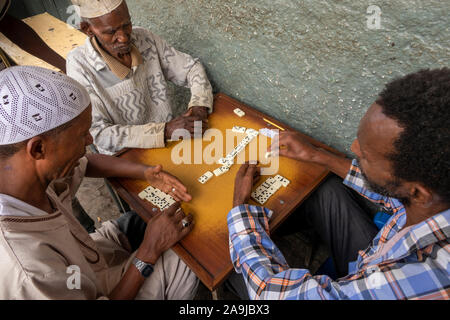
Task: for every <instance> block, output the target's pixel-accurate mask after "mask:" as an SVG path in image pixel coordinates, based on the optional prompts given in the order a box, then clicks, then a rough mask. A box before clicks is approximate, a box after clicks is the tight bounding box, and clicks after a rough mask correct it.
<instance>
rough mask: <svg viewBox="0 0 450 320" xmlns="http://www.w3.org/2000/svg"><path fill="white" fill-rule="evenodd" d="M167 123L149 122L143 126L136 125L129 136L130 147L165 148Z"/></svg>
mask: <svg viewBox="0 0 450 320" xmlns="http://www.w3.org/2000/svg"><path fill="white" fill-rule="evenodd" d="M165 127H166V124H165V123H149V124H147V125H143V126H136V127H134V128H133V129H132V132H131V134H130V137H129V143H128V146H127V147H129V148H142V149H152V148H164V147H165V145H166V144H165V139H164V131H165Z"/></svg>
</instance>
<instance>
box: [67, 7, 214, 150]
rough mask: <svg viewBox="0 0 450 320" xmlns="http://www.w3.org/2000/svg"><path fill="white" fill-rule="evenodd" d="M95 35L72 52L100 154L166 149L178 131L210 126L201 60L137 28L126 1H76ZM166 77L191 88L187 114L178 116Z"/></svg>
mask: <svg viewBox="0 0 450 320" xmlns="http://www.w3.org/2000/svg"><path fill="white" fill-rule="evenodd" d="M72 2H73V3H74V4H75V5H78V6H79V8H80V11H79V12H80V15H81V18H82V21H81V24H80V28H81V30H82V31H83V32H84V33H86V34H87V35H88V36H89V37H88V39H86V42H85V43H84V44H83V45H81V46H79V47H78V48H75V49H74V50H72V51H71V52H70V53H69V55H68V56H67V74H68V75H69V76H71V77H73V78H74V79H76V80H77V81H79V82H80V83H81V84H83V85H84V86H85V87H86V88H87V90H88V92H89V95H90V97H91V101H92V108H93V114H92V116H93V123H92V128H91V134H92V136H93V137H94V144H95V145H96V147H97V149H98V150H99V152H101V153H105V154H112V153H114V152H117V151H119V150H121V149H123V148H162V147H164V146H165V143H166V141H167V140H170V139H171V137H172V134H173V132H174V131H175V130H176V129H186V130H188V131H189V132H190V133H191V134H193V133H194V122H195V121H201V122H202V123H203V126H202V129H203V132H204V130H206V128H207V118H208V113H209V112H212V106H213V95H212V88H211V85H210V83H209V81H208V78H207V76H206V73H205V70H204V68H203V66H202V65H201V63H200V62H199V61H198V59H193V58H192V57H191V56H189V55H187V54H185V53H182V52H179V51H177V50H176V49H174V48H173V47H171V46H170V45H168V44H167V43H166V41H165V40H163V39H161V38H160V37H158V36H157V35H155V34H153V33H152V32H150V31H148V30H146V29H143V28H139V27H134V28H133V27H132V24H131V17H130V14H129V12H128V7H127V5H126V2H125V1H123V0H72ZM167 81H171V82H173V83H175V84H176V85H179V86H183V87H187V88H190V89H191V100H190V102H189V105H188V111H187V112H185V113H184V114H182V115H181V116H179V117H176V118H174V116H173V110H172V103H171V101H170V99H169V97H168V87H167Z"/></svg>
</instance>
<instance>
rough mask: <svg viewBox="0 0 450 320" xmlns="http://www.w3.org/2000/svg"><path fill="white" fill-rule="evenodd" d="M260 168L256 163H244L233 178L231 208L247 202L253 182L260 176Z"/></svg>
mask: <svg viewBox="0 0 450 320" xmlns="http://www.w3.org/2000/svg"><path fill="white" fill-rule="evenodd" d="M260 173H261V168H260V167H257V165H256V164H249V163H248V162H246V163H244V164H243V165H242V166H241V167H240V168H239V171H238V173H237V174H236V178H235V180H234V196H233V208H234V207H237V206H240V205H241V204H245V203H248V200H250V195H251V193H252V188H253V184H254V183H256V182H257V181H258V180H259V178H260Z"/></svg>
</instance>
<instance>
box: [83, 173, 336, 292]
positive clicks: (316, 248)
mask: <svg viewBox="0 0 450 320" xmlns="http://www.w3.org/2000/svg"><path fill="white" fill-rule="evenodd" d="M76 196H77V198H78V200H79V202H80V203H81V205H82V207H83V208H84V210H85V211H86V212H87V213H88V215H89V216H90V217H91V218H92V219H93V220H94V221H95V226H96V227H100V226H101V222H104V221H108V220H110V219H117V218H118V217H119V216H120V211H119V209H118V207H117V205H116V204H115V202H114V201H113V199H112V197H111V195H110V193H109V191H108V189H107V187H106V185H105V182H104V179H98V178H85V179H84V180H83V182H82V184H81V187H80V189H79V190H78V193H77V195H76ZM274 242H275V243H276V244H277V246H278V247H279V248H280V250H281V252H283V254H284V255H285V258H286V261H287V262H288V264H289V266H290V267H292V268H308V269H310V270H311V272H315V271H316V270H317V269H318V268H319V266H320V265H321V264H322V263H323V262H324V261H325V260H326V258H327V256H328V252H327V250H326V248H325V247H324V246H323V245H321V244H320V243H319V242H318V241H317V240H314V239H313V238H311V237H310V236H307V235H306V234H302V233H295V234H292V235H289V236H283V237H280V236H275V237H274ZM217 292H218V296H219V299H223V300H236V299H238V297H237V296H235V295H234V294H232V293H231V292H230V291H228V290H227V289H226V288H225V286H223V285H222V286H221V287H220V288H219V289H218V290H217ZM210 299H212V296H211V292H210V291H209V290H208V289H207V288H206V287H205V286H204V285H203V284H200V285H199V290H198V293H197V296H196V298H195V300H210Z"/></svg>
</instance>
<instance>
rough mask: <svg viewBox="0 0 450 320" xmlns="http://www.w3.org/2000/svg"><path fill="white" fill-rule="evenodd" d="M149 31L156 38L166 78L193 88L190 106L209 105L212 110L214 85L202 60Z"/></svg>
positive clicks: (210, 110)
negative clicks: (179, 49)
mask: <svg viewBox="0 0 450 320" xmlns="http://www.w3.org/2000/svg"><path fill="white" fill-rule="evenodd" d="M147 32H148V33H149V34H150V36H151V37H152V38H154V39H155V42H156V47H157V50H158V55H159V57H160V63H161V67H162V70H163V73H164V76H165V78H166V79H167V80H169V81H171V82H173V83H174V84H176V85H178V86H183V87H185V88H190V89H191V100H190V102H189V105H188V108H191V107H193V106H202V107H207V108H208V110H209V112H212V111H213V94H212V87H211V84H210V82H209V80H208V77H207V75H206V72H205V69H204V68H203V65H202V64H201V63H200V61H199V60H198V59H194V58H192V57H191V56H190V55H188V54H186V53H182V52H180V51H178V50H176V49H175V48H173V47H171V46H170V45H169V44H167V42H166V41H165V40H163V39H161V38H160V37H158V36H157V35H154V34H151V33H150V31H147Z"/></svg>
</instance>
